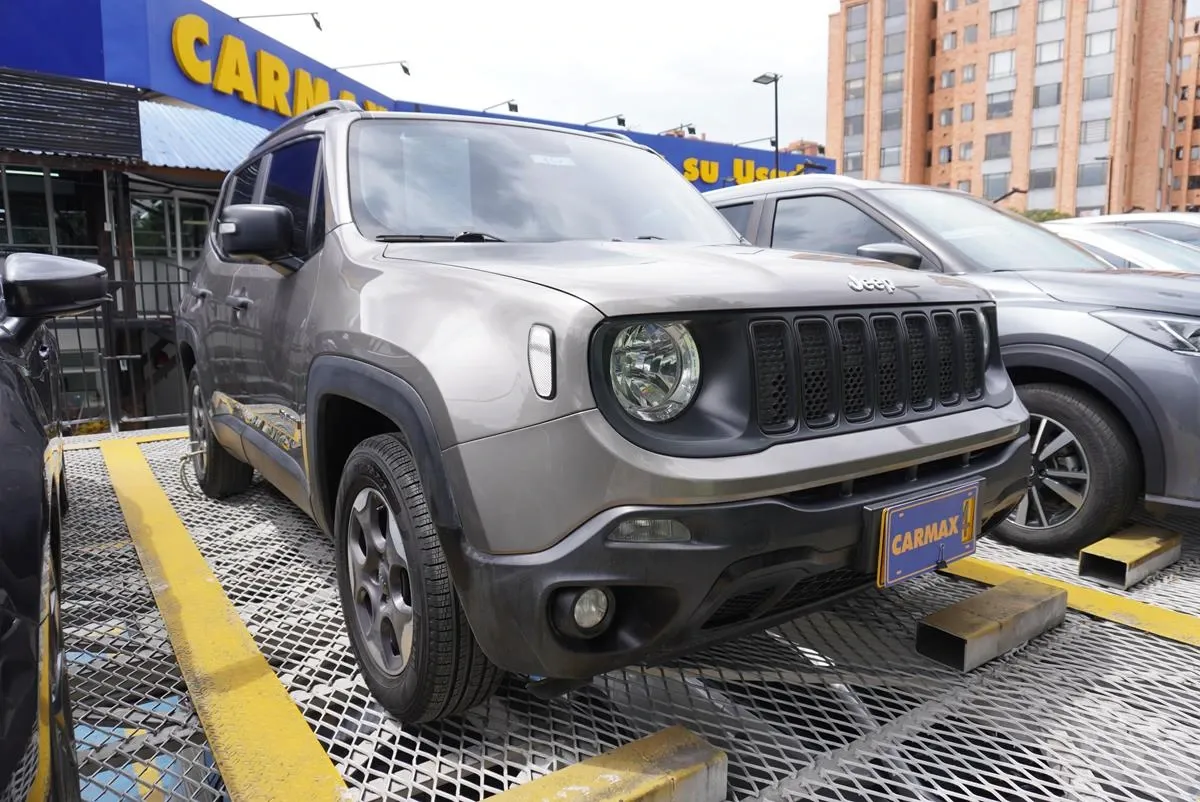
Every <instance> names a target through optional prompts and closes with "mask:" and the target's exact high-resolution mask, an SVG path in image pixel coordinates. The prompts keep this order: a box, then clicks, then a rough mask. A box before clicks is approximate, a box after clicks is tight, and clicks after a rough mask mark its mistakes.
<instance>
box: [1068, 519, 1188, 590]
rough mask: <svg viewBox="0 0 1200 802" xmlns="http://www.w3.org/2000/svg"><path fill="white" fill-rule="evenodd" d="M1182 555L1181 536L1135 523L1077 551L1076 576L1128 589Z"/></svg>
mask: <svg viewBox="0 0 1200 802" xmlns="http://www.w3.org/2000/svg"><path fill="white" fill-rule="evenodd" d="M1181 556H1183V537H1182V536H1180V534H1179V533H1178V532H1168V531H1167V530H1166V529H1159V528H1157V527H1153V526H1145V525H1142V524H1138V525H1136V526H1131V527H1129V528H1128V529H1126V530H1124V531H1121V532H1118V533H1117V534H1115V535H1112V536H1111V537H1106V538H1104V539H1103V540H1100V541H1097V542H1095V543H1093V544H1092V545H1090V546H1088V547H1087V548H1085V549H1083V550H1082V551H1080V552H1079V575H1080V576H1082V577H1085V578H1087V579H1092V580H1095V581H1096V582H1099V583H1100V584H1102V585H1108V586H1109V587H1116V588H1121V589H1122V590H1128V589H1129V588H1131V587H1133V586H1134V585H1136V584H1137V583H1139V582H1141V581H1142V580H1143V579H1146V578H1147V577H1148V576H1150V575H1151V574H1153V573H1155V572H1156V571H1161V570H1162V569H1163V568H1166V567H1167V566H1168V565H1171V564H1172V563H1174V562H1177V561H1178V560H1179V558H1180V557H1181Z"/></svg>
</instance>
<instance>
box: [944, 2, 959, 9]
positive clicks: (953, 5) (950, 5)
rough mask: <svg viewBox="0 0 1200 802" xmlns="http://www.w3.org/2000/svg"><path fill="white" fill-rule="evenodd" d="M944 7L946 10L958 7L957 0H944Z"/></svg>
mask: <svg viewBox="0 0 1200 802" xmlns="http://www.w3.org/2000/svg"><path fill="white" fill-rule="evenodd" d="M945 8H946V10H947V11H953V10H955V9H956V8H958V0H946V3H945Z"/></svg>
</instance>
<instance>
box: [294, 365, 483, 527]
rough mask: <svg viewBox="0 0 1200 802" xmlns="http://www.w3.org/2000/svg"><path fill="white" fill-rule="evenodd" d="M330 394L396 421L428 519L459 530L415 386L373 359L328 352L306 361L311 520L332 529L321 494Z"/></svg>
mask: <svg viewBox="0 0 1200 802" xmlns="http://www.w3.org/2000/svg"><path fill="white" fill-rule="evenodd" d="M334 396H337V397H340V398H348V399H350V400H351V401H356V402H358V403H360V404H362V405H363V406H366V407H370V408H371V409H374V410H375V411H376V412H378V413H380V414H381V415H383V416H385V417H386V418H388V419H389V420H390V421H392V423H394V424H395V425H396V428H397V429H398V430H399V431H400V432H401V434H402V435H403V436H404V439H405V442H406V443H407V444H408V448H409V450H410V451H411V452H412V455H413V459H415V460H416V462H417V471H418V473H419V474H420V476H421V483H422V485H423V486H424V487H425V492H426V501H427V503H428V504H429V512H430V515H431V517H432V518H433V523H434V525H435V526H437V528H438V529H439V530H440V531H446V530H461V528H462V524H461V522H460V518H459V514H458V507H457V506H456V504H455V502H454V496H453V493H452V492H451V489H450V484H449V481H448V480H447V478H446V471H445V470H444V468H443V465H442V449H441V443H440V441H439V439H438V435H437V429H436V428H435V427H434V425H433V417H432V416H431V415H430V414H429V408H428V407H427V406H426V405H425V402H424V401H423V400H422V398H421V396H420V394H419V393H418V392H417V390H416V388H414V387H413V386H412V385H411V384H409V383H408V382H406V381H405V380H404V379H402V378H400V377H399V376H396V375H394V374H392V373H388V372H387V371H385V370H383V369H381V368H377V367H375V366H374V365H370V364H368V363H366V362H362V361H359V360H357V359H353V358H351V357H346V356H339V355H334V354H322V355H321V356H318V357H317V358H316V359H314V360H313V361H312V364H311V365H310V366H309V370H308V385H307V391H306V398H305V425H304V460H305V470H306V472H307V474H308V477H309V485H308V486H309V495H310V497H311V499H312V509H313V518H314V519H315V520H316V522H317V524H318V525H319V526H320V527H321V528H322V529H323V530H324V531H325V532H326V533H327V534H331V533H332V532H333V521H331V520H328V516H327V515H326V509H328V508H329V507H330V502H331V501H332V500H331V499H328V498H326V495H327V494H326V491H325V487H326V477H325V475H324V474H325V471H324V467H323V466H324V464H325V459H324V457H325V453H324V451H323V448H324V446H323V445H322V441H323V440H324V438H323V437H322V430H323V427H324V425H325V420H324V417H325V416H324V410H325V407H326V404H327V402H328V400H329V398H331V397H334Z"/></svg>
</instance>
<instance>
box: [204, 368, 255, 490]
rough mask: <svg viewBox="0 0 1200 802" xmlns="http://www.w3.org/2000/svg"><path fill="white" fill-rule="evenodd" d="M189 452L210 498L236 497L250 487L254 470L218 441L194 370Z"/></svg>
mask: <svg viewBox="0 0 1200 802" xmlns="http://www.w3.org/2000/svg"><path fill="white" fill-rule="evenodd" d="M188 449H189V451H191V453H192V458H191V459H192V470H193V471H194V472H195V474H196V482H197V483H198V484H199V485H200V489H201V490H202V491H204V495H206V496H208V497H209V498H225V497H227V496H232V495H236V494H237V493H241V492H242V491H244V490H245V489H246V488H248V487H249V486H250V482H251V480H252V479H253V478H254V469H253V468H251V467H250V466H249V465H247V464H246V463H244V462H242V461H241V460H239V459H238V458H237V457H235V456H233V455H232V454H230V453H229V452H228V451H226V450H225V448H224V447H223V446H222V445H221V444H220V443H219V442H217V438H216V435H215V434H214V433H213V430H212V425H211V419H210V418H209V414H208V404H207V403H205V401H204V393H203V391H201V389H200V371H199V369H198V368H195V367H193V368H192V370H191V372H190V373H189V374H188Z"/></svg>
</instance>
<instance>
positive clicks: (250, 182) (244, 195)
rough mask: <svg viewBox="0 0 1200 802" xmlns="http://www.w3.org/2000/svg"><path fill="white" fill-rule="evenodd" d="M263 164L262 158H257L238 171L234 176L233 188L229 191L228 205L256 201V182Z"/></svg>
mask: <svg viewBox="0 0 1200 802" xmlns="http://www.w3.org/2000/svg"><path fill="white" fill-rule="evenodd" d="M261 166H262V159H255V160H254V161H252V162H250V163H249V164H247V165H246V166H245V167H243V168H242V169H240V170H238V171H237V173H236V174H235V175H234V177H233V188H232V189H231V190H230V192H229V199H228V202H227V203H226V204H225V205H226V206H232V205H233V204H235V203H253V202H254V184H255V183H256V182H257V181H258V170H259V168H260V167H261Z"/></svg>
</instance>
